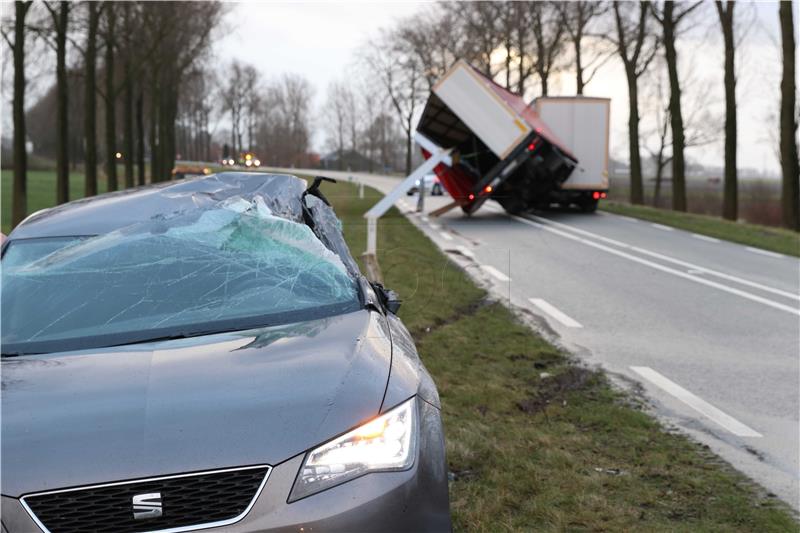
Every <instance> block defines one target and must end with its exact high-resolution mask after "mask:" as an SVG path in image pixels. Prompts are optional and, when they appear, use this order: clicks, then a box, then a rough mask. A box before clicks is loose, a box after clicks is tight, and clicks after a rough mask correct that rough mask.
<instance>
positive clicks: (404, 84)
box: [363, 32, 426, 174]
mask: <svg viewBox="0 0 800 533" xmlns="http://www.w3.org/2000/svg"><path fill="white" fill-rule="evenodd" d="M363 60H364V62H365V64H366V65H367V67H368V68H369V69H370V71H371V72H372V73H373V74H374V75H375V76H376V77H377V78H378V80H380V82H381V84H382V85H383V87H384V89H385V90H386V93H387V96H388V97H389V101H390V102H391V105H392V107H393V108H394V110H395V111H396V112H397V116H398V118H399V121H400V124H401V127H402V128H403V131H404V133H405V137H406V138H405V141H406V143H405V144H406V163H405V170H406V174H410V173H411V151H412V149H413V135H414V130H413V127H412V124H413V120H414V117H415V116H416V112H417V109H418V108H419V106H420V105H421V104H422V103H423V101H424V100H423V99H424V98H425V96H426V94H425V90H424V87H423V84H424V83H425V76H424V72H425V69H424V66H423V65H422V63H421V61H420V60H419V58H418V57H417V56H416V55H415V54H414V53H413V52H411V51H410V50H409V47H408V45H407V43H406V42H405V41H403V40H402V39H400V38H399V37H398V33H397V32H392V33H388V34H387V36H386V37H384V40H383V41H380V42H377V43H375V42H373V43H370V44H369V45H368V46H367V49H366V53H365V54H364V56H363Z"/></svg>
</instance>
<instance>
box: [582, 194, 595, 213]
mask: <svg viewBox="0 0 800 533" xmlns="http://www.w3.org/2000/svg"><path fill="white" fill-rule="evenodd" d="M598 203H599V202H598V201H597V200H595V199H594V198H584V199H583V200H581V201H580V203H579V204H578V207H580V209H581V211H582V212H584V213H594V212H595V211H597V204H598Z"/></svg>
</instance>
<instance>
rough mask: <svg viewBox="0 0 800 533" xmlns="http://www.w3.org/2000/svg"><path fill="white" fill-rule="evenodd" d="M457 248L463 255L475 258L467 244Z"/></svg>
mask: <svg viewBox="0 0 800 533" xmlns="http://www.w3.org/2000/svg"><path fill="white" fill-rule="evenodd" d="M456 249H457V250H458V251H459V252H461V255H463V256H465V257H469V258H470V259H475V254H474V253H473V252H472V250H470V249H469V248H467V247H466V246H458V247H457V248H456Z"/></svg>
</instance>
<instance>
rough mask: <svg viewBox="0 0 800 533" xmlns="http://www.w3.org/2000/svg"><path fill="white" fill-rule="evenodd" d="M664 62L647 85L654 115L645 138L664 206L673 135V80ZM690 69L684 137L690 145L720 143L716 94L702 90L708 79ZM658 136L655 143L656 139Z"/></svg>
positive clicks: (658, 197) (655, 196)
mask: <svg viewBox="0 0 800 533" xmlns="http://www.w3.org/2000/svg"><path fill="white" fill-rule="evenodd" d="M662 67H663V65H659V66H658V68H656V69H654V70H655V72H652V76H651V79H650V80H648V83H647V87H648V88H650V91H649V93H650V94H648V93H646V98H647V100H648V102H649V104H650V105H649V106H648V107H649V109H648V110H647V115H648V116H650V117H652V118H653V120H652V122H653V124H652V130H651V131H649V132H646V133H645V134H644V135H643V137H644V138H647V139H648V142H647V143H646V145H645V149H646V150H647V152H648V153H649V155H650V159H651V162H652V163H653V166H654V167H655V169H654V170H655V189H654V192H653V205H654V206H656V207H660V205H661V190H662V183H663V181H664V170H665V169H666V167H667V165H669V164H670V163H671V162H672V136H671V131H670V127H669V125H670V116H669V113H670V109H669V90H668V86H669V81H668V80H667V79H666V77H665V75H664V74H665V69H664V68H662ZM689 67H690V68H689V69H687V70H686V73H685V75H684V87H685V88H686V89H687V94H691V95H692V97H691V98H690V99H689V100H688V101H687V102H686V105H685V109H684V111H685V120H684V133H685V136H684V139H685V146H686V148H691V147H699V146H705V145H708V144H711V143H713V142H716V141H718V140H719V138H720V133H719V132H720V130H721V128H722V124H721V120H720V117H718V116H716V115H715V114H714V113H712V111H711V109H712V108H713V100H712V99H713V96H714V95H713V93H711V92H709V91H704V90H701V89H700V87H698V85H699V84H701V83H703V81H704V80H702V79H700V78H699V77H697V76H696V69H695V68H694V65H693V64H692V63H689ZM653 139H655V143H654V144H653V143H652V140H653Z"/></svg>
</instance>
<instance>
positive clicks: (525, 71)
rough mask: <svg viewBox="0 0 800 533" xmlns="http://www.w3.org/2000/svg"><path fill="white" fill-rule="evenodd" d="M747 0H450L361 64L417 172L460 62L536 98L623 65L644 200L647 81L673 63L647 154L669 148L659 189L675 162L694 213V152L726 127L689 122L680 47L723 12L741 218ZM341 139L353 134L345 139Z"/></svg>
mask: <svg viewBox="0 0 800 533" xmlns="http://www.w3.org/2000/svg"><path fill="white" fill-rule="evenodd" d="M737 4H738V2H734V1H732V0H722V1H717V2H715V3H714V4H713V6H712V5H711V3H704V2H673V1H658V2H650V1H639V2H619V1H613V2H595V1H572V2H547V1H538V2H470V3H449V2H440V3H438V4H434V5H431V6H427V7H426V8H424V9H423V10H422V11H421V12H419V13H418V14H416V15H413V16H411V17H409V18H407V19H405V20H402V21H401V22H399V23H398V24H397V25H396V26H395V27H393V28H391V29H389V30H388V31H382V32H381V33H380V36H379V37H377V38H375V39H374V40H372V41H370V42H368V43H366V44H365V45H364V46H363V47H362V50H361V53H360V61H361V64H362V65H363V66H364V67H365V70H366V71H367V72H369V73H370V74H371V75H372V76H373V77H374V79H375V80H377V81H379V82H380V84H381V85H382V86H383V92H384V95H385V97H386V99H387V101H388V102H389V103H390V104H391V108H392V109H393V111H394V113H395V117H396V120H397V121H398V122H399V123H400V124H401V126H402V129H403V132H404V133H405V144H406V170H407V171H410V169H411V152H412V148H413V147H412V135H413V120H414V119H415V118H416V116H418V113H419V111H420V107H421V106H422V105H423V104H424V101H425V99H426V98H427V95H428V94H429V91H430V89H431V88H432V86H433V84H434V83H435V81H436V80H437V79H438V78H439V77H440V76H441V75H442V74H443V73H444V72H445V71H446V70H447V69H448V68H449V67H450V66H451V65H452V64H453V62H454V61H455V60H456V59H457V58H463V59H466V60H467V61H468V62H470V63H471V64H472V65H473V66H475V67H476V68H478V69H479V70H481V71H482V72H483V73H484V74H486V75H487V76H489V77H491V78H492V79H494V80H495V81H496V82H497V83H499V84H501V85H503V86H504V87H505V88H506V89H508V90H510V91H512V92H515V93H517V94H521V95H523V96H526V97H530V96H539V95H542V96H546V95H547V94H548V91H549V90H550V89H551V79H552V77H553V75H554V74H555V73H556V72H572V73H574V76H575V86H576V91H577V93H578V94H583V92H584V90H585V88H586V86H587V85H588V84H589V83H590V82H591V81H592V80H593V79H596V75H597V73H598V71H600V69H601V68H602V67H603V66H604V65H605V64H607V63H608V62H609V61H611V60H617V61H619V62H620V63H621V65H622V66H623V68H624V72H625V77H626V80H627V86H628V101H629V110H628V111H629V114H628V145H629V161H630V180H631V186H630V201H631V202H632V203H635V204H641V203H643V202H644V184H643V176H642V157H641V150H642V146H643V145H644V146H646V145H647V139H645V137H646V135H644V133H647V132H642V131H641V129H640V123H641V122H642V117H641V115H640V94H639V93H640V83H641V81H642V79H643V76H646V75H647V76H653V75H655V76H656V77H657V78H659V79H660V74H659V73H655V74H654V71H655V70H660V71H663V72H664V74H665V80H666V85H667V88H666V90H665V91H663V92H664V95H663V97H664V99H665V100H666V102H665V104H664V109H663V110H659V112H658V113H657V115H659V116H660V117H661V119H662V120H659V126H660V127H658V128H657V131H656V132H654V133H655V135H654V136H655V137H656V138H657V139H658V140H659V142H658V145H659V146H658V148H657V149H656V150H648V151H650V152H651V153H652V154H653V155H656V154H658V158H657V161H656V165H657V172H658V176H657V184H656V186H657V188H658V189H659V190H660V187H661V179H662V177H663V174H664V172H663V170H664V167H665V166H666V165H669V166H670V167H671V176H672V177H671V179H672V209H674V210H676V211H686V210H687V189H686V173H687V172H686V155H685V152H686V149H687V148H689V147H690V146H698V145H702V144H707V143H709V142H713V141H715V140H717V139H718V138H720V137H721V135H720V133H719V132H717V133H713V132H711V131H710V128H709V126H710V125H712V124H715V121H710V120H708V117H707V116H705V115H703V117H704V120H703V121H698V120H692V118H693V117H694V116H695V112H694V111H695V109H692V110H690V111H689V113H688V118H687V109H686V108H687V100H686V98H687V97H686V94H685V92H684V89H685V87H684V86H683V85H684V84H685V83H686V82H687V80H686V79H685V77H682V76H684V75H683V74H682V73H683V71H685V69H684V68H683V67H684V65H683V63H685V62H686V60H687V58H685V57H681V55H680V53H679V50H680V49H681V47H680V42H681V41H682V40H683V39H684V38H685V35H686V33H687V32H688V31H689V30H691V29H693V28H695V27H696V26H697V25H698V24H701V23H702V22H703V21H708V20H709V19H715V22H714V23H713V24H710V25H709V24H708V23H706V26H708V27H709V29H710V28H715V29H716V30H717V31H720V32H721V35H722V42H723V44H724V55H723V56H722V57H720V58H719V60H720V64H722V65H723V66H724V76H723V79H722V80H720V81H721V82H722V83H723V84H724V93H725V112H724V138H725V141H724V144H725V149H724V154H725V156H724V161H725V170H724V193H723V216H724V217H725V218H728V219H731V220H736V218H737V216H738V190H737V183H738V179H737V127H738V124H737V105H736V57H737V46H738V45H739V43H740V42H741V37H742V35H740V34H741V33H742V32H741V31H740V26H741V22H739V23H738V24H737V21H740V18H741V14H740V12H741V11H742V8H739V9H737V7H736V6H737ZM791 5H792V4H791V2H781V3H780V9H779V13H776V15H778V16H779V17H780V21H781V28H782V35H781V37H782V43H783V58H782V59H783V82H782V85H781V149H780V153H781V165H782V170H783V217H784V219H783V220H784V225H785V226H787V227H790V228H793V229H796V230H800V193H798V187H799V186H800V185H798V183H799V182H800V177H798V170H797V168H798V157H797V143H796V140H795V137H796V131H797V123H798V112H797V107H796V103H795V93H796V85H795V78H794V75H795V73H794V50H795V44H794V35H793V28H794V26H793V21H792V12H791ZM737 17H739V18H737ZM745 22H747V21H745ZM689 59H691V58H689ZM339 92H341V90H339ZM704 93H705V94H708V91H704ZM689 104H691V102H690V103H689ZM345 107H346V106H345ZM689 107H693V106H691V105H689ZM694 107H696V106H694ZM720 129H721V128H720ZM334 137H336V138H338V139H343V138H344V137H345V135H344V132H342V133H341V134H338V133H337V135H334ZM340 144H341V142H340Z"/></svg>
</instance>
